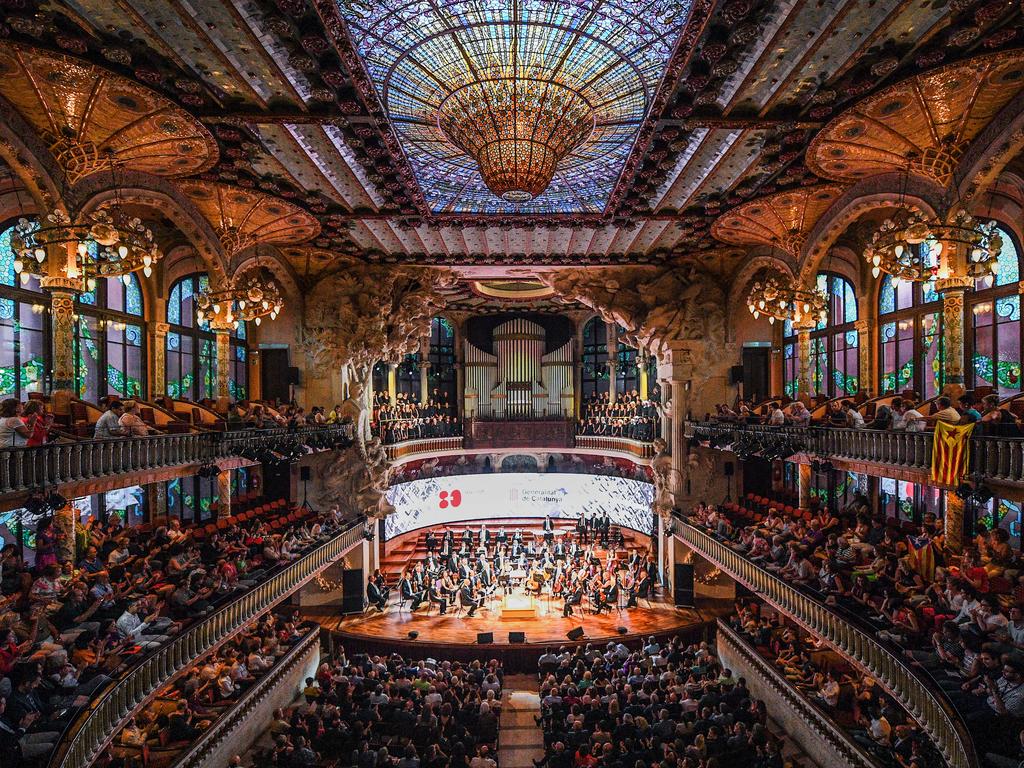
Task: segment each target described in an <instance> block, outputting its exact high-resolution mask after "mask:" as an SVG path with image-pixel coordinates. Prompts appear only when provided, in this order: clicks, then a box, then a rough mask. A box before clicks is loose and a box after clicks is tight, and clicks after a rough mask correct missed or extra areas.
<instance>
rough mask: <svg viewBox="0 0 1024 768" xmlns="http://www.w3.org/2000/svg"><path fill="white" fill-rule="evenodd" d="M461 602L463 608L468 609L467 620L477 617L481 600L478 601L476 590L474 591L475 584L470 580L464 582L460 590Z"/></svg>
mask: <svg viewBox="0 0 1024 768" xmlns="http://www.w3.org/2000/svg"><path fill="white" fill-rule="evenodd" d="M459 601H460V602H461V603H462V607H463V608H468V609H469V610H468V611H466V618H468V619H472V618H473V616H474V615H476V609H477V608H479V607H480V602H481V601H480V600H478V599H477V596H476V590H475V589H473V582H472V581H471V580H470V579H466V580H465V581H463V582H462V587H461V589H460V590H459Z"/></svg>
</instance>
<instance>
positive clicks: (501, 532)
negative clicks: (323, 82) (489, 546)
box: [494, 525, 508, 547]
mask: <svg viewBox="0 0 1024 768" xmlns="http://www.w3.org/2000/svg"><path fill="white" fill-rule="evenodd" d="M494 542H495V543H496V544H497V545H498V546H499V547H504V546H505V544H507V543H508V534H507V533H505V526H504V525H503V526H501V528H499V529H498V535H497V536H495V537H494Z"/></svg>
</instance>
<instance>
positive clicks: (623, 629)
mask: <svg viewBox="0 0 1024 768" xmlns="http://www.w3.org/2000/svg"><path fill="white" fill-rule="evenodd" d="M615 631H616V632H618V633H619V634H620V635H624V634H626V633H627V632H629V630H628V629H626V628H625V627H616V628H615Z"/></svg>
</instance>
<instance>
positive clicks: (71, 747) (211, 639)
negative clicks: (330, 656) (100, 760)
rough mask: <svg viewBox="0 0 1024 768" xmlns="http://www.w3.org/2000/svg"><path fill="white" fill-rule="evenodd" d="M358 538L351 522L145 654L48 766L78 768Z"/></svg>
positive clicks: (358, 527)
mask: <svg viewBox="0 0 1024 768" xmlns="http://www.w3.org/2000/svg"><path fill="white" fill-rule="evenodd" d="M362 535H363V523H362V521H357V522H355V523H353V524H352V525H351V527H349V528H347V529H346V530H344V531H343V532H341V533H339V534H338V535H337V536H335V537H334V538H332V539H331V540H330V541H328V542H326V543H324V544H322V545H320V546H319V547H317V548H316V549H314V550H313V551H312V552H309V553H308V554H306V555H304V556H303V557H301V558H299V559H298V560H296V561H295V562H294V563H291V564H290V565H288V566H287V567H285V568H283V569H282V570H280V571H279V572H277V573H276V574H271V575H270V576H269V578H268V579H267V580H266V581H264V582H263V583H262V584H259V585H258V586H256V587H254V588H253V589H252V590H250V591H248V592H246V593H245V594H243V595H240V596H239V597H237V598H236V599H235V600H233V601H232V602H231V603H228V604H227V605H225V606H223V607H222V608H220V609H219V610H217V611H215V612H214V613H212V614H210V615H209V616H207V617H206V618H205V619H203V620H202V621H199V622H196V623H195V624H193V625H192V626H190V627H189V628H188V629H187V630H185V631H184V632H182V633H181V634H180V635H177V636H175V637H174V638H173V639H172V640H170V641H168V642H167V643H165V644H164V645H162V646H160V647H159V648H157V649H156V650H154V651H153V652H152V653H150V654H149V655H147V656H146V657H145V658H144V659H143V660H142V661H141V662H140V663H139V664H137V665H135V666H133V667H132V668H131V670H129V671H128V672H126V673H125V674H124V676H122V677H121V678H120V679H119V680H117V681H115V682H113V683H111V684H110V685H109V686H108V687H107V689H106V690H105V691H104V692H103V694H102V695H101V696H99V697H98V698H96V699H94V701H93V702H92V703H91V704H90V706H89V707H88V708H87V709H86V710H85V711H84V712H83V713H82V714H81V715H79V716H78V718H77V719H76V720H75V721H74V722H73V723H72V724H71V726H70V728H69V729H68V733H67V734H66V736H65V738H63V739H62V740H61V744H60V746H59V747H58V750H57V752H56V754H55V755H54V757H53V759H52V760H51V761H50V766H51V768H84V766H88V765H90V764H91V763H92V761H93V760H94V759H95V758H96V757H97V755H98V754H99V752H100V751H101V750H102V749H103V748H104V747H105V746H106V744H107V743H108V742H109V741H110V739H111V738H112V737H113V735H114V734H115V733H117V732H118V731H119V730H121V728H123V727H124V725H125V723H126V722H127V721H128V718H129V717H131V716H132V714H133V713H134V712H135V710H136V709H137V708H138V707H139V706H141V705H142V704H143V703H144V702H145V701H146V698H147V697H148V696H150V695H151V694H153V693H154V692H155V691H156V690H157V689H158V688H160V687H161V686H163V685H165V684H166V683H167V682H168V681H170V680H171V679H173V678H174V677H175V676H176V675H177V674H178V673H179V672H181V671H182V670H184V669H185V668H186V667H187V666H188V665H190V664H191V663H192V662H194V661H195V660H196V658H197V657H199V656H201V655H203V654H204V653H207V652H208V651H211V650H213V649H214V648H216V647H217V646H218V645H220V644H221V643H223V642H224V641H226V640H228V639H229V638H230V637H231V636H232V635H234V634H235V633H237V632H239V631H240V630H241V629H243V628H244V627H245V626H247V625H248V624H249V623H250V622H251V621H252V620H253V619H255V618H256V617H257V616H259V615H260V614H261V613H263V612H264V611H267V610H268V609H270V608H271V607H273V606H274V605H276V604H277V603H278V602H280V601H281V600H282V599H284V598H285V597H287V596H288V595H289V594H291V593H292V592H294V591H295V590H297V589H299V588H300V587H302V585H303V584H305V583H306V582H307V581H309V580H310V579H312V578H313V577H314V576H315V575H316V574H317V573H319V572H320V571H322V570H323V569H324V568H326V567H327V566H329V565H330V564H331V563H333V562H335V561H337V560H338V559H339V558H340V557H341V556H342V555H344V554H345V552H347V551H348V550H349V548H351V547H352V546H353V545H355V544H356V543H358V542H359V540H360V538H361V537H362Z"/></svg>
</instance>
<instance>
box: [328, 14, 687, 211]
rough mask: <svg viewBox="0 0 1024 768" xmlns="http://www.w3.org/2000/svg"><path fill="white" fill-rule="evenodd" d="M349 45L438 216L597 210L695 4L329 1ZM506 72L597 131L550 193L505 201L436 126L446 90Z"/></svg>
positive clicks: (562, 166) (567, 162)
mask: <svg viewBox="0 0 1024 768" xmlns="http://www.w3.org/2000/svg"><path fill="white" fill-rule="evenodd" d="M338 5H339V8H340V12H341V15H342V17H343V18H344V19H345V21H346V22H347V24H348V27H349V32H350V34H351V37H352V40H353V42H354V44H355V46H356V48H357V49H358V51H359V54H360V56H361V57H362V59H363V61H364V63H365V65H366V68H367V70H368V72H369V73H370V77H371V78H372V80H373V82H374V84H375V86H376V88H377V93H378V95H379V96H380V99H381V102H382V103H383V105H384V108H385V110H386V111H387V113H388V115H389V117H390V118H391V122H392V125H393V126H394V128H395V130H396V131H397V133H398V136H399V139H400V140H401V142H402V146H403V149H404V150H405V153H406V155H407V157H408V159H409V162H410V164H411V165H412V168H413V171H414V173H415V174H416V179H417V181H418V183H419V186H420V189H421V190H422V192H423V195H424V197H425V199H426V201H427V204H428V205H429V207H430V209H431V210H432V211H433V212H435V213H495V214H509V213H524V214H537V213H580V212H582V213H599V212H601V211H602V210H604V207H605V205H606V203H607V201H608V197H609V195H610V193H611V191H612V188H613V187H614V185H615V181H616V179H617V178H618V176H619V174H620V172H621V170H622V166H623V164H624V162H625V160H626V158H627V157H628V155H629V153H630V150H631V149H632V146H633V143H634V141H635V140H636V136H637V132H638V130H639V127H640V124H641V122H642V121H643V119H644V117H645V115H646V114H647V112H648V110H649V109H650V105H651V103H652V100H653V99H654V96H655V93H656V91H657V88H658V85H659V83H660V82H661V79H662V76H663V74H664V70H665V65H666V63H667V62H668V60H669V58H670V57H671V55H672V51H673V48H674V46H675V45H676V42H677V40H678V38H679V35H680V33H681V31H682V29H683V27H684V25H685V24H686V22H687V20H688V19H689V16H690V11H691V8H692V0H449V1H448V2H439V0H374V2H365V1H364V0H338ZM512 69H515V70H517V71H519V72H526V73H529V74H530V76H539V77H546V78H549V79H550V80H551V82H558V83H560V84H561V85H564V86H567V87H571V88H572V89H574V91H575V92H576V93H578V94H580V95H581V96H582V97H583V98H584V99H586V101H587V103H588V104H589V105H590V107H591V108H592V110H593V113H594V118H595V123H596V125H595V128H594V130H593V132H592V133H591V134H590V136H589V138H587V139H586V140H585V141H584V142H583V144H582V145H581V146H579V147H577V148H576V149H574V150H573V151H572V152H571V153H570V154H569V155H568V156H567V157H565V158H564V159H563V160H562V161H561V162H560V163H559V164H558V167H557V170H556V171H555V174H554V178H553V180H552V181H551V183H550V185H549V186H548V187H547V189H546V190H545V191H544V192H542V193H541V194H539V195H537V196H536V197H534V198H533V199H532V200H529V201H528V202H523V203H518V204H517V203H512V202H507V201H506V200H503V199H502V198H501V197H498V196H497V195H495V194H494V193H493V192H491V191H490V190H489V189H488V188H487V186H486V185H485V184H484V181H483V178H482V177H481V175H480V172H479V170H478V166H477V162H476V160H475V159H473V158H472V157H470V156H469V155H467V154H466V153H465V152H464V151H463V150H462V149H460V148H459V147H457V146H456V145H455V144H454V143H453V142H452V141H451V140H450V139H449V138H448V137H447V136H446V135H445V133H444V132H442V130H441V129H440V128H439V125H438V112H439V109H440V107H441V105H442V104H443V103H444V102H445V100H446V99H448V97H449V96H451V94H452V93H453V92H454V91H456V90H458V89H460V88H464V87H466V86H467V84H469V83H471V82H479V81H481V80H483V79H486V77H488V76H489V75H490V73H507V72H509V71H510V70H512Z"/></svg>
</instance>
